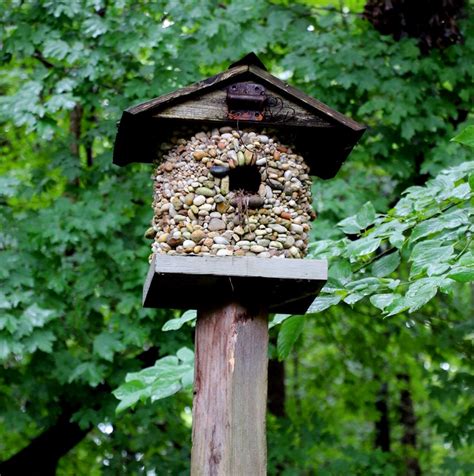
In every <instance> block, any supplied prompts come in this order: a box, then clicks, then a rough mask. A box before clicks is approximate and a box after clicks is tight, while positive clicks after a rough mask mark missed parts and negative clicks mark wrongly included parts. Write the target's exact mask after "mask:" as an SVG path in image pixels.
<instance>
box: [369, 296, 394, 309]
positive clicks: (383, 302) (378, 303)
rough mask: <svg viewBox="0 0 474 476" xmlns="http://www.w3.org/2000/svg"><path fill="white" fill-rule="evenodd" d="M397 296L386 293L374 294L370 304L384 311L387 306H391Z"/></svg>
mask: <svg viewBox="0 0 474 476" xmlns="http://www.w3.org/2000/svg"><path fill="white" fill-rule="evenodd" d="M395 297H396V296H395V294H393V293H386V294H374V295H373V296H371V297H370V302H371V304H372V305H374V306H375V307H376V308H377V309H380V310H381V311H383V310H384V309H385V308H386V307H387V306H390V304H392V302H393V301H394V299H395Z"/></svg>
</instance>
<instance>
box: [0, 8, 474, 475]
mask: <svg viewBox="0 0 474 476" xmlns="http://www.w3.org/2000/svg"><path fill="white" fill-rule="evenodd" d="M321 5H322V6H321ZM345 5H346V6H347V7H349V9H350V8H352V6H353V5H354V6H356V7H357V10H358V11H359V12H360V11H361V9H362V6H363V2H360V1H351V2H345ZM326 8H329V10H326ZM470 9H471V10H472V8H470ZM0 18H1V22H2V26H3V28H2V29H1V31H0V45H1V51H0V55H1V58H2V71H1V72H0V92H1V97H0V123H1V128H2V137H1V140H0V151H1V154H2V160H1V161H0V174H1V178H0V206H1V208H2V213H0V261H1V266H0V280H1V281H2V282H1V287H0V289H1V291H0V309H1V313H0V360H1V362H2V365H3V371H2V373H1V375H0V402H1V405H0V408H1V410H0V436H1V437H0V453H1V454H2V457H3V458H9V457H10V456H12V455H14V454H15V453H17V452H18V451H19V450H20V449H21V448H23V447H25V446H27V445H28V444H29V443H30V442H31V441H32V440H33V438H34V437H36V436H38V435H39V434H41V433H42V432H45V431H47V430H48V428H49V427H51V426H52V425H54V424H55V423H56V422H57V421H62V420H61V418H63V417H64V418H66V417H67V418H66V420H68V421H69V420H71V424H72V423H74V424H79V425H80V426H81V427H82V428H84V429H86V430H90V432H89V434H88V436H87V437H86V438H84V440H83V441H82V442H81V443H80V444H78V445H77V446H76V447H75V448H74V449H73V450H71V451H70V452H69V453H68V454H67V455H66V456H65V457H63V458H62V459H61V461H60V464H59V466H58V474H135V473H137V474H138V473H140V472H146V471H155V472H156V473H159V474H186V472H187V468H188V461H189V445H190V405H191V399H190V395H189V393H187V392H181V393H178V394H177V395H176V396H175V397H174V398H173V399H160V400H159V401H156V402H155V403H153V404H150V403H151V402H150V400H151V399H152V397H153V398H157V397H159V396H160V395H164V394H166V393H169V392H171V391H172V390H173V389H177V388H178V385H179V386H182V385H183V384H185V382H183V379H182V377H181V379H176V378H171V376H170V375H169V374H168V375H169V377H170V378H169V380H167V377H166V375H167V374H166V373H165V371H164V370H163V369H164V368H165V367H167V366H168V367H169V368H171V369H173V370H172V374H173V375H175V376H176V375H180V372H182V371H184V368H185V367H186V366H187V368H188V371H187V372H188V373H187V374H186V375H187V376H188V377H189V371H190V367H191V364H190V360H186V359H184V358H181V357H180V356H177V357H166V356H167V355H168V356H175V355H177V352H178V351H179V349H182V348H183V347H187V348H190V347H191V346H192V329H191V327H190V326H189V325H183V326H182V327H181V328H180V329H179V332H173V333H169V332H168V333H163V332H162V331H161V330H166V329H170V330H171V329H173V328H176V329H178V326H180V325H182V324H183V323H184V321H187V319H188V318H189V319H190V320H189V321H187V322H189V323H191V322H192V317H190V316H192V314H185V315H184V316H181V317H180V318H178V317H177V316H176V315H174V314H173V313H171V312H165V311H158V312H157V311H153V312H152V311H150V310H143V309H141V307H140V299H139V296H140V294H141V286H142V282H143V278H144V276H145V273H146V267H147V264H146V253H147V248H148V247H147V245H146V244H145V243H144V242H143V241H142V240H141V238H140V237H141V236H142V233H143V231H144V230H145V229H146V228H147V222H148V221H149V219H150V218H151V211H150V210H149V209H148V206H147V204H148V203H149V199H148V198H147V197H149V196H151V190H150V180H149V177H148V176H149V173H150V169H149V167H147V166H145V165H144V166H141V165H136V166H133V167H130V168H127V169H118V168H115V167H113V166H112V165H111V148H112V144H113V139H114V135H115V123H116V121H117V119H118V118H119V117H120V114H121V111H122V110H123V109H125V108H126V107H128V106H130V105H132V104H135V103H137V102H140V101H143V100H145V99H149V98H152V97H156V96H158V95H160V94H162V93H165V92H167V91H170V90H173V89H176V88H177V87H180V86H184V85H186V84H189V83H191V82H193V81H196V80H198V79H202V78H203V77H206V76H209V75H210V74H213V73H216V72H218V71H221V70H223V69H224V68H225V67H227V65H228V64H229V63H230V62H232V61H235V60H236V59H238V58H239V57H241V56H243V55H244V54H246V53H247V52H248V51H251V50H253V51H255V52H256V53H258V54H259V55H261V57H262V59H263V60H264V62H265V63H266V64H267V65H268V66H269V68H270V69H271V71H272V72H273V73H275V74H277V75H279V76H280V77H281V78H283V79H284V80H287V81H288V82H291V83H292V84H293V85H295V86H297V87H299V88H301V89H303V90H305V91H306V92H308V93H309V94H311V95H313V96H315V97H317V98H318V99H321V100H323V101H325V102H327V103H328V104H330V105H331V106H332V107H335V108H336V109H339V110H341V111H342V112H346V113H348V114H349V115H352V116H354V117H356V118H357V119H358V120H360V121H362V122H365V123H366V124H368V125H369V127H370V130H369V132H368V133H367V134H366V137H365V139H364V140H363V142H362V143H361V145H360V146H359V147H358V148H357V149H356V150H355V151H354V152H353V154H352V155H351V158H350V160H349V161H348V162H347V164H345V165H344V167H343V169H342V170H341V173H340V174H339V175H338V177H337V178H335V179H333V180H331V181H327V182H322V181H320V180H315V183H314V197H315V201H314V206H315V208H316V210H317V212H318V215H319V218H318V221H317V222H316V223H317V225H316V226H315V229H314V232H313V237H312V238H313V242H314V243H313V245H312V253H313V255H314V256H328V257H330V259H331V280H330V282H329V284H328V287H327V288H326V289H325V291H324V293H323V294H322V295H321V297H320V299H318V300H317V301H316V302H315V305H314V307H313V310H312V313H313V314H316V313H317V312H318V314H317V315H315V316H313V317H312V318H305V319H304V327H305V328H304V332H301V329H300V328H301V327H302V322H303V319H301V318H295V317H290V318H287V316H277V317H275V320H274V322H273V323H274V324H276V323H277V322H279V323H280V322H281V323H282V325H281V326H280V327H278V326H277V325H274V326H273V327H272V330H271V332H272V333H273V337H274V338H275V340H276V342H277V345H276V355H278V348H279V350H280V354H279V355H280V357H285V356H288V358H287V359H286V360H285V363H284V365H285V369H286V385H285V388H284V390H285V393H286V401H285V408H286V415H285V416H280V417H273V416H270V419H269V435H268V437H269V455H270V460H269V471H270V474H308V473H309V474H311V473H313V472H314V471H317V472H318V473H321V474H324V472H326V473H327V474H357V473H361V474H362V473H363V474H403V472H404V464H405V463H404V461H405V457H404V455H405V453H406V451H407V450H406V448H405V446H404V445H403V444H402V443H401V442H400V441H399V440H401V438H398V436H397V435H399V434H401V432H402V431H403V425H402V424H401V423H400V422H399V418H398V413H397V412H398V411H397V408H398V400H399V394H400V391H401V389H402V387H403V388H406V387H407V386H408V387H409V389H410V390H411V392H412V395H413V399H414V400H415V402H416V412H417V417H418V421H419V426H418V429H419V432H418V433H419V441H420V444H419V447H418V448H417V449H416V450H413V451H414V452H415V453H417V455H418V456H419V460H420V464H421V466H422V468H423V469H424V470H425V471H426V472H431V473H432V474H446V473H448V474H456V472H457V473H458V474H470V473H472V466H471V467H470V466H469V464H470V460H471V459H472V458H470V453H469V450H470V448H469V446H468V445H469V442H471V441H472V425H471V424H470V423H469V422H471V421H472V418H470V415H471V413H470V412H472V410H471V407H472V405H470V402H469V398H468V394H469V389H470V388H472V381H471V379H470V377H469V375H470V374H472V361H473V359H472V342H471V340H470V338H469V336H471V337H472V329H473V327H472V318H471V317H470V316H471V315H473V313H472V312H468V311H467V310H468V309H470V306H472V296H471V294H470V288H469V286H470V284H469V283H468V282H469V281H471V280H472V274H471V273H472V261H471V259H472V247H471V244H470V242H469V237H468V233H472V225H471V224H470V223H468V222H466V220H469V218H470V217H471V216H472V214H471V209H472V206H471V208H470V206H469V198H468V197H469V196H470V194H472V183H473V180H472V175H471V177H469V173H470V172H469V170H470V169H469V167H471V165H469V164H468V163H467V160H470V157H471V155H470V154H471V152H470V151H469V149H468V148H466V147H465V146H464V145H463V143H464V144H466V143H467V144H468V143H469V141H470V140H472V139H469V135H468V134H469V131H470V130H471V129H469V128H468V129H466V131H467V132H464V133H462V134H461V135H459V136H458V137H457V139H456V140H455V141H453V142H450V141H448V140H447V138H449V137H453V136H454V135H456V134H457V133H459V132H460V131H461V130H462V129H464V125H465V123H466V122H469V121H470V117H469V111H470V109H471V105H472V98H473V94H474V86H473V84H472V76H473V64H472V60H471V59H472V56H473V50H474V42H473V36H472V28H473V21H472V18H466V19H465V20H464V21H463V22H461V23H460V28H461V30H462V34H463V36H464V38H465V43H464V44H462V45H455V46H452V47H449V48H447V49H445V50H444V51H442V52H439V51H433V52H431V53H430V54H429V55H425V56H422V55H420V52H419V49H418V47H417V46H416V40H410V39H403V40H401V41H400V42H397V41H395V40H393V39H392V38H389V37H381V36H380V35H379V34H378V32H376V31H374V30H373V29H372V28H371V26H370V25H369V24H368V23H367V22H365V21H364V20H362V19H361V18H359V17H358V16H357V15H353V14H352V12H351V11H349V13H347V14H346V13H344V12H342V14H341V12H340V5H339V4H337V5H334V6H333V5H331V2H322V3H321V2H314V1H305V2H298V3H296V2H287V1H285V0H278V1H262V2H250V1H248V0H244V1H239V2H236V1H224V2H219V3H216V2H206V3H203V2H194V1H191V0H185V1H184V2H167V1H158V2H145V3H143V2H141V3H137V2H133V1H130V0H121V1H118V2H104V1H101V0H97V1H96V0H94V1H89V0H70V1H68V2H50V1H46V0H32V1H29V2H17V1H13V2H9V3H8V5H7V6H6V8H3V9H1V10H0ZM471 137H472V136H471ZM462 163H463V164H464V165H462V166H461V165H460V164H462ZM448 167H454V168H451V169H450V170H449V171H446V172H442V173H440V171H441V170H444V169H447V168H448ZM456 167H457V168H456ZM435 175H438V178H436V179H434V180H433V181H432V182H430V183H429V184H427V185H426V186H424V187H420V185H422V184H423V183H424V181H425V180H426V179H427V178H429V177H434V176H435ZM456 177H457V178H456ZM413 185H415V186H416V187H415V188H409V187H412V186H413ZM407 188H408V190H407V192H406V193H405V195H404V196H403V198H402V199H401V200H399V198H400V195H401V192H402V191H403V190H405V189H407ZM369 202H370V203H371V204H372V205H370V204H369ZM397 202H398V203H397ZM364 204H365V205H364ZM395 204H396V205H395ZM387 210H390V211H389V212H386V211H387ZM348 216H352V218H350V219H347V217H348ZM341 220H342V221H341ZM338 222H340V226H339V227H337V226H336V223H338ZM463 230H464V231H463ZM345 234H348V237H346V236H345ZM321 240H323V241H321ZM333 245H334V248H333V249H332V248H331V246H333ZM433 257H434V259H433ZM446 291H448V292H449V294H445V292H446ZM433 296H434V297H433ZM336 303H337V304H338V305H337V306H336V305H335V304H336ZM397 306H398V307H397ZM407 306H408V307H407ZM402 309H405V310H402ZM382 310H383V313H384V314H385V315H389V314H392V317H390V319H385V320H382V319H380V317H381V315H382ZM410 311H411V312H410ZM396 312H397V313H398V314H396ZM185 316H186V317H185ZM176 319H177V320H176ZM163 327H164V329H163ZM277 332H278V333H281V336H276V334H277ZM278 341H279V344H280V345H279V346H278ZM170 359H171V360H170ZM160 362H161V363H160ZM163 362H167V363H166V365H165V364H164V363H163ZM150 366H151V368H152V369H153V368H154V369H155V370H154V371H148V370H142V369H143V368H147V367H148V368H149V367H150ZM168 367H167V368H168ZM160 368H161V370H160ZM157 369H158V370H157ZM446 369H447V370H446ZM142 372H143V373H142ZM400 373H404V374H407V375H409V376H410V379H411V380H410V382H411V384H410V385H408V384H406V383H403V384H402V382H401V380H400V379H399V378H398V377H397V375H399V374H400ZM127 374H128V375H129V377H128V380H129V381H127V382H125V383H123V381H124V378H125V375H127ZM130 375H132V377H131V376H130ZM183 377H184V373H183ZM270 378H272V376H270ZM382 380H384V382H382ZM151 381H153V384H156V387H157V391H156V392H155V393H153V394H152V392H151V391H150V392H149V390H148V388H149V387H148V383H150V382H151ZM133 382H135V383H133ZM137 382H138V383H137ZM382 383H386V384H387V386H388V388H389V395H390V399H389V406H390V408H391V410H390V415H389V416H390V421H391V423H392V425H393V427H394V431H393V435H394V436H393V445H392V450H391V452H390V453H384V452H382V451H380V450H374V449H373V434H374V432H375V431H376V430H375V426H376V424H377V422H378V421H379V413H378V411H377V410H376V405H375V403H376V401H377V398H378V397H377V396H378V394H379V389H380V387H381V384H382ZM129 384H130V386H129V387H127V385H129ZM134 385H136V387H135V388H136V390H137V395H136V396H137V399H136V400H135V401H134V398H135V396H134V394H133V386H134ZM117 387H119V388H121V390H120V392H122V393H120V392H119V393H118V395H121V396H122V397H123V400H122V406H123V408H125V407H126V406H127V405H129V404H130V405H133V406H134V409H133V411H129V412H121V413H120V414H118V415H116V414H115V409H116V406H117V400H116V398H115V397H114V396H113V395H112V393H111V392H112V391H113V389H116V388H117ZM124 389H125V390H124ZM127 389H128V390H127ZM142 400H144V401H146V402H147V403H146V404H138V402H139V401H140V402H141V401H142ZM134 402H136V404H135V405H134ZM68 415H72V417H71V418H70V417H69V416H68ZM471 416H472V415H471ZM50 453H51V452H49V451H45V452H44V454H43V456H44V458H46V457H47V456H48V455H49V454H50ZM0 472H1V471H0Z"/></svg>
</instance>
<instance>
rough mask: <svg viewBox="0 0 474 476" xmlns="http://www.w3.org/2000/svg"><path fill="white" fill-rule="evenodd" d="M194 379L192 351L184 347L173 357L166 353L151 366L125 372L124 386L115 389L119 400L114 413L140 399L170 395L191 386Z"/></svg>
mask: <svg viewBox="0 0 474 476" xmlns="http://www.w3.org/2000/svg"><path fill="white" fill-rule="evenodd" d="M193 378H194V353H193V352H192V351H191V350H189V349H187V348H186V347H183V348H181V349H179V350H178V352H177V353H176V357H174V356H167V357H163V358H161V359H159V360H157V361H156V362H155V365H154V366H153V367H148V368H147V369H144V370H141V371H140V372H133V373H129V374H127V376H126V378H125V382H126V383H124V384H123V385H121V386H120V387H118V388H117V390H115V391H114V395H115V396H116V397H117V398H118V399H119V400H120V404H119V405H118V407H117V412H121V411H123V410H125V409H127V408H129V407H131V406H132V405H134V404H135V403H136V402H138V401H139V400H141V401H145V400H146V399H147V398H150V399H151V401H152V402H154V401H156V400H159V399H161V398H165V397H169V396H170V395H173V394H175V393H176V392H178V391H179V390H181V389H182V388H188V387H190V386H191V385H192V383H193Z"/></svg>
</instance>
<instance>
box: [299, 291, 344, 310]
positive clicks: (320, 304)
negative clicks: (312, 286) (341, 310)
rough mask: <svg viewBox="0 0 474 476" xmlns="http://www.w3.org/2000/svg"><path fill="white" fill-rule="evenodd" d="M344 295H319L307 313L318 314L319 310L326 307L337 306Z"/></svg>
mask: <svg viewBox="0 0 474 476" xmlns="http://www.w3.org/2000/svg"><path fill="white" fill-rule="evenodd" d="M341 299H342V296H339V295H333V296H331V295H320V296H318V297H317V298H316V299H315V300H314V301H313V304H311V306H309V309H308V310H307V311H306V314H316V313H318V312H322V311H324V310H325V309H328V308H329V307H331V306H335V305H336V304H338V303H339V302H341Z"/></svg>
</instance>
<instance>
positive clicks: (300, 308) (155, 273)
mask: <svg viewBox="0 0 474 476" xmlns="http://www.w3.org/2000/svg"><path fill="white" fill-rule="evenodd" d="M326 280H327V262H326V261H324V260H310V259H272V258H257V257H251V256H169V255H158V256H155V257H154V258H153V260H152V263H151V265H150V269H149V272H148V276H147V279H146V281H145V285H144V287H143V305H144V306H145V307H154V308H163V309H168V308H170V309H199V308H202V307H203V306H209V304H210V303H214V304H222V303H225V302H227V301H229V300H236V301H238V302H240V303H242V304H243V305H248V306H256V305H264V306H266V307H267V309H268V310H269V311H270V312H282V313H289V314H304V313H305V312H306V310H307V309H308V307H309V306H310V305H311V303H312V302H313V301H314V299H315V297H316V296H317V295H318V293H319V291H320V290H321V288H322V286H323V285H324V284H325V282H326Z"/></svg>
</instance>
